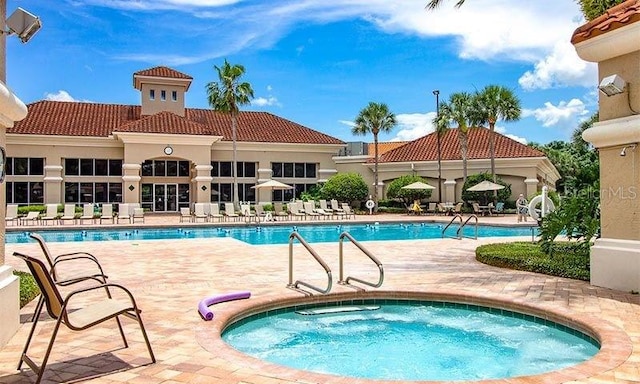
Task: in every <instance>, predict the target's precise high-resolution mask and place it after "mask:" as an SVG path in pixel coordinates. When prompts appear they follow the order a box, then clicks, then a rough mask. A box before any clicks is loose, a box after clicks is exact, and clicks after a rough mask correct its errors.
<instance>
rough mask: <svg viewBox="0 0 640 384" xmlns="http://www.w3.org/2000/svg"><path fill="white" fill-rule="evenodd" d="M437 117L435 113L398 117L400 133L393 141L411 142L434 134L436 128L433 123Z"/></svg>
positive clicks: (409, 114)
mask: <svg viewBox="0 0 640 384" xmlns="http://www.w3.org/2000/svg"><path fill="white" fill-rule="evenodd" d="M435 117H436V113H435V112H429V113H405V114H399V115H396V121H397V122H398V127H399V128H400V131H399V132H398V134H397V135H396V136H395V137H394V138H393V139H391V141H411V140H415V139H417V138H419V137H422V136H424V135H427V134H429V133H431V132H433V131H434V130H435V128H434V126H433V123H432V121H433V119H434V118H435Z"/></svg>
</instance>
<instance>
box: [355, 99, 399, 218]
mask: <svg viewBox="0 0 640 384" xmlns="http://www.w3.org/2000/svg"><path fill="white" fill-rule="evenodd" d="M355 124H356V125H355V126H354V127H353V129H352V130H351V133H353V134H354V135H366V134H367V133H372V134H373V161H374V169H373V185H374V187H373V201H374V202H375V203H376V210H377V209H378V134H379V133H380V132H391V130H392V129H393V127H395V126H396V116H395V115H394V114H393V113H391V111H389V107H387V105H386V104H384V103H374V102H370V103H369V105H367V106H366V107H365V108H363V109H362V110H361V111H360V113H359V114H358V117H356V121H355Z"/></svg>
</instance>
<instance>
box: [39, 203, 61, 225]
mask: <svg viewBox="0 0 640 384" xmlns="http://www.w3.org/2000/svg"><path fill="white" fill-rule="evenodd" d="M40 220H41V221H42V223H43V224H44V223H47V225H48V223H49V222H51V223H53V224H57V223H56V222H57V221H58V204H47V211H46V213H45V215H44V216H43V217H41V218H40Z"/></svg>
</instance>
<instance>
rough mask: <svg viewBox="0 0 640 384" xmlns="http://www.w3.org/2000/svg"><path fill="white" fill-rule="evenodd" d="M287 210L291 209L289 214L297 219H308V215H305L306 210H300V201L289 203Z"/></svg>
mask: <svg viewBox="0 0 640 384" xmlns="http://www.w3.org/2000/svg"><path fill="white" fill-rule="evenodd" d="M287 211H289V215H291V218H295V219H297V220H303V219H306V216H307V215H305V213H304V212H300V207H299V206H298V203H287Z"/></svg>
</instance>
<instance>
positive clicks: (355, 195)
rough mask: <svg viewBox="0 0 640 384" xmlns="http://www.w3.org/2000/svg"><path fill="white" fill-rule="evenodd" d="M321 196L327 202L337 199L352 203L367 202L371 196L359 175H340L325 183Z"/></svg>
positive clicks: (353, 173)
mask: <svg viewBox="0 0 640 384" xmlns="http://www.w3.org/2000/svg"><path fill="white" fill-rule="evenodd" d="M321 195H322V197H323V198H324V199H327V200H330V199H336V200H338V201H346V202H349V203H352V202H354V201H356V200H365V199H366V198H367V196H368V195H369V188H368V187H367V183H366V182H365V181H364V179H363V178H362V175H360V174H359V173H355V172H352V173H338V174H336V175H333V176H331V177H330V178H329V180H327V182H326V183H324V185H323V186H322V189H321Z"/></svg>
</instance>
